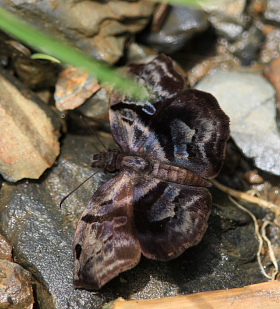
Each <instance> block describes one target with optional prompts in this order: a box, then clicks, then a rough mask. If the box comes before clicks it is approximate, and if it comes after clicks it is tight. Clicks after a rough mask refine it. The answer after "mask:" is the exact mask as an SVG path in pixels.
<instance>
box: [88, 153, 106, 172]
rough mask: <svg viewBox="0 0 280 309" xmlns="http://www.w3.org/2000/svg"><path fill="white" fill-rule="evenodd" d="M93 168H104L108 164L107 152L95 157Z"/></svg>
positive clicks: (97, 154)
mask: <svg viewBox="0 0 280 309" xmlns="http://www.w3.org/2000/svg"><path fill="white" fill-rule="evenodd" d="M92 159H93V162H92V164H91V167H97V168H104V167H105V164H106V152H104V151H103V152H100V153H96V154H94V155H93V158H92Z"/></svg>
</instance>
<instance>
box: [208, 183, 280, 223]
mask: <svg viewBox="0 0 280 309" xmlns="http://www.w3.org/2000/svg"><path fill="white" fill-rule="evenodd" d="M211 183H212V184H213V185H214V186H215V187H217V188H218V189H220V190H221V191H223V192H224V193H227V194H229V195H230V196H233V197H235V198H237V199H239V200H243V201H245V202H249V203H254V204H257V205H259V206H261V207H265V208H269V209H270V210H271V211H273V212H274V214H275V220H274V223H275V225H277V226H280V207H279V206H277V205H275V204H273V203H271V202H269V201H266V200H264V199H261V198H259V197H256V196H252V195H250V194H248V193H245V192H241V191H237V190H234V189H231V188H229V187H226V186H224V185H222V184H221V183H219V182H218V181H216V180H211Z"/></svg>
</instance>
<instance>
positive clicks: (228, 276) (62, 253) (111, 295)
mask: <svg viewBox="0 0 280 309" xmlns="http://www.w3.org/2000/svg"><path fill="white" fill-rule="evenodd" d="M102 139H103V141H105V143H106V145H107V146H108V145H111V148H112V147H113V142H112V139H111V138H108V139H106V138H102ZM96 144H97V142H96V140H95V139H94V137H82V136H74V135H68V136H67V137H66V138H65V139H64V140H63V145H62V152H61V155H60V158H59V161H58V163H57V165H56V166H55V167H53V168H52V169H51V171H49V172H47V173H45V174H44V176H43V177H42V178H41V180H40V182H35V181H34V182H32V181H22V182H21V183H19V184H17V185H11V184H7V183H5V185H4V186H3V187H2V190H1V191H0V201H1V205H0V214H1V215H0V218H1V219H0V224H1V230H2V231H3V232H4V235H5V237H6V238H7V239H8V240H9V241H10V243H11V244H12V245H13V250H14V259H15V261H16V262H17V263H19V264H20V265H22V266H23V267H24V268H25V269H26V270H29V271H30V272H31V273H32V275H33V276H34V277H35V278H36V279H37V280H38V281H39V282H40V283H41V284H42V285H43V289H44V294H42V293H43V292H41V294H40V293H39V294H38V295H37V298H38V301H39V302H40V304H41V305H40V306H41V307H40V308H100V306H101V305H102V304H103V303H104V302H106V301H109V300H112V299H115V298H117V297H119V296H122V297H124V298H157V297H166V296H174V295H180V294H186V293H193V292H199V291H206V290H215V289H224V288H231V287H239V286H243V285H247V284H251V283H256V282H262V281H265V280H264V278H263V276H262V275H261V274H260V271H259V268H258V265H257V263H256V261H255V260H254V257H255V253H256V250H257V247H258V242H257V240H256V238H255V235H254V227H253V225H252V221H251V219H250V217H248V215H247V214H245V213H243V212H242V211H240V210H237V209H236V208H235V206H232V205H230V202H229V201H227V199H226V198H225V197H223V196H222V195H221V194H220V192H218V191H213V195H214V210H213V214H212V215H211V218H210V227H209V229H208V231H207V233H206V235H205V237H204V239H203V240H202V242H201V243H200V244H199V245H198V246H196V247H193V248H191V249H189V250H186V252H185V253H184V254H183V255H182V256H180V257H179V258H178V259H175V260H173V261H170V262H167V263H163V262H157V261H151V260H147V259H144V258H142V260H141V262H140V264H139V265H138V266H137V267H135V268H134V269H132V270H130V271H127V272H125V273H123V274H121V275H120V276H119V277H117V278H115V279H114V280H112V281H111V282H110V283H109V284H107V285H106V286H105V287H104V288H103V289H102V290H101V291H100V292H98V293H92V292H88V291H83V290H74V288H73V282H72V271H73V258H72V242H73V235H74V230H75V227H76V224H77V221H78V218H79V216H80V214H81V212H82V211H83V209H84V207H85V206H86V205H87V203H88V201H89V200H90V198H91V195H92V193H93V191H94V190H95V189H96V188H97V187H98V186H99V185H101V183H103V182H104V181H106V180H107V179H108V178H110V177H111V175H104V174H103V172H98V173H97V174H96V175H95V176H94V178H93V179H92V180H89V181H88V182H87V183H86V184H85V185H84V186H83V187H81V188H80V189H79V190H78V191H76V192H75V193H73V194H72V195H71V196H70V197H69V198H68V200H66V201H65V203H64V204H63V205H62V208H59V202H60V200H61V198H62V197H63V196H64V195H66V194H67V193H68V192H70V191H71V190H72V189H73V188H75V187H77V185H79V184H80V183H81V182H82V181H83V180H84V179H86V178H87V177H88V176H90V175H91V174H92V173H93V172H94V171H93V170H92V169H91V168H90V167H89V166H90V160H91V157H92V153H94V152H96V150H95V147H96ZM258 216H259V214H258ZM262 216H264V214H263V213H262V214H261V217H262ZM46 294H47V295H49V301H50V302H53V305H52V307H50V303H47V302H46V299H45V298H46V296H45V295H46ZM42 295H44V299H41V297H42ZM48 306H49V307H48Z"/></svg>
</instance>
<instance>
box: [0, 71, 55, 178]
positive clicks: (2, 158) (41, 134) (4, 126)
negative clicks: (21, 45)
mask: <svg viewBox="0 0 280 309" xmlns="http://www.w3.org/2000/svg"><path fill="white" fill-rule="evenodd" d="M0 74H1V75H0V93H1V101H0V119H1V120H0V131H1V140H0V173H1V175H2V176H3V177H4V178H5V179H6V180H8V181H12V182H15V181H18V180H20V179H23V178H35V179H36V178H37V179H38V178H39V177H40V176H41V175H42V173H43V172H44V171H45V170H46V169H47V168H49V167H51V166H52V165H53V163H54V161H55V159H56V157H57V156H58V154H59V142H58V138H59V126H60V125H59V116H58V115H57V114H56V113H55V112H54V111H53V110H52V109H51V108H50V107H48V106H47V105H46V104H45V103H43V102H42V101H40V100H39V99H38V98H36V97H35V96H34V95H32V93H31V92H28V90H27V89H26V88H24V87H23V86H21V85H20V84H19V83H17V81H16V80H15V79H14V78H12V76H10V75H8V74H5V73H4V72H0ZM15 85H16V86H15Z"/></svg>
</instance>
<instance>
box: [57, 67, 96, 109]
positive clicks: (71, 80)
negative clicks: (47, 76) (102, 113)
mask: <svg viewBox="0 0 280 309" xmlns="http://www.w3.org/2000/svg"><path fill="white" fill-rule="evenodd" d="M99 89H100V85H99V84H98V82H97V79H96V78H95V77H93V76H91V75H90V74H89V73H87V72H84V70H82V69H79V68H75V67H73V66H69V67H67V68H66V69H64V70H63V71H62V72H61V73H60V74H59V77H58V81H57V83H56V86H55V93H54V99H55V105H56V108H57V109H58V110H59V111H64V110H69V109H75V108H76V107H78V106H80V105H81V104H83V103H84V102H85V100H86V99H88V98H89V97H91V96H92V95H93V94H94V93H95V92H96V91H98V90H99Z"/></svg>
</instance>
